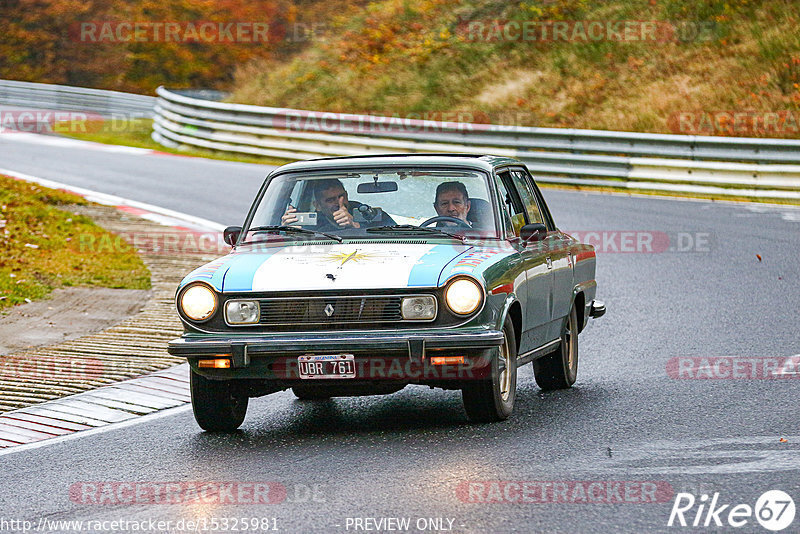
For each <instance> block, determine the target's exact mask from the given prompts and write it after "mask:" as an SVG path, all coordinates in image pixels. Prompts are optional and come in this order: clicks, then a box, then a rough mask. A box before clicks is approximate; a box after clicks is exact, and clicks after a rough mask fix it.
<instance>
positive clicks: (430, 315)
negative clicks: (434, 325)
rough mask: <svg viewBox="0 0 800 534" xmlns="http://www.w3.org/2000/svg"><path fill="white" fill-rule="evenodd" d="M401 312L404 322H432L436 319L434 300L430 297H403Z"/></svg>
mask: <svg viewBox="0 0 800 534" xmlns="http://www.w3.org/2000/svg"><path fill="white" fill-rule="evenodd" d="M401 311H402V313H403V319H405V320H406V321H432V320H433V319H435V318H436V298H435V297H433V296H432V295H423V296H418V297H405V298H403V303H402V305H401Z"/></svg>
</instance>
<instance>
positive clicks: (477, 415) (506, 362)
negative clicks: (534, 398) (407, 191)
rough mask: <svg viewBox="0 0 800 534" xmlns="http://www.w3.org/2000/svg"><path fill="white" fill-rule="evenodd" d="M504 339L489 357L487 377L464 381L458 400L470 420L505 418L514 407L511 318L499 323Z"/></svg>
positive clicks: (514, 346)
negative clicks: (489, 373) (496, 351)
mask: <svg viewBox="0 0 800 534" xmlns="http://www.w3.org/2000/svg"><path fill="white" fill-rule="evenodd" d="M503 333H504V334H505V339H504V340H503V344H502V345H501V346H500V349H499V354H498V355H497V357H495V358H492V373H491V378H490V379H488V380H480V381H478V382H474V383H471V384H465V385H464V386H463V387H462V388H461V400H462V401H463V402H464V410H465V411H466V412H467V418H469V420H470V421H472V422H473V423H489V422H494V421H503V420H505V419H508V417H509V416H510V415H511V412H513V411H514V399H515V398H516V394H517V344H516V341H515V337H514V326H513V325H512V324H511V321H506V323H505V324H504V325H503Z"/></svg>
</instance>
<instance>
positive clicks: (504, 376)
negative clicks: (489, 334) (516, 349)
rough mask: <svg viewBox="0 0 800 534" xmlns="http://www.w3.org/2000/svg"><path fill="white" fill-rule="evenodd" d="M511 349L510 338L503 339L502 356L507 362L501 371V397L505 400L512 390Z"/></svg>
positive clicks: (504, 361)
mask: <svg viewBox="0 0 800 534" xmlns="http://www.w3.org/2000/svg"><path fill="white" fill-rule="evenodd" d="M510 355H511V351H509V350H508V339H506V340H505V341H503V345H502V346H501V348H500V357H501V358H503V363H504V364H505V368H504V369H503V371H502V372H501V373H500V398H502V399H503V402H505V401H507V400H508V395H509V393H510V392H511V370H510V369H511V365H512V363H513V362H512V361H511V357H510Z"/></svg>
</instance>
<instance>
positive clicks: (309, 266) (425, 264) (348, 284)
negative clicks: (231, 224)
mask: <svg viewBox="0 0 800 534" xmlns="http://www.w3.org/2000/svg"><path fill="white" fill-rule="evenodd" d="M471 248H472V247H471V246H468V245H463V244H428V243H425V242H421V243H417V244H407V243H397V242H387V243H366V244H351V243H341V244H339V243H332V244H324V245H319V244H313V245H297V246H288V247H275V248H272V249H266V250H264V249H261V250H259V251H257V252H251V251H247V250H240V251H237V252H235V253H232V254H230V255H228V256H226V257H225V258H223V259H224V260H225V261H224V263H220V264H218V265H213V263H212V264H210V265H212V267H213V271H214V273H213V275H212V277H213V278H216V279H217V280H219V279H220V273H222V272H224V274H222V276H221V280H219V281H221V287H219V286H218V284H212V285H215V286H217V287H218V289H221V290H222V291H224V292H226V293H227V292H234V291H265V292H266V291H300V290H324V289H335V290H346V289H398V288H406V287H436V286H437V285H439V281H440V277H441V275H442V271H443V270H444V269H445V267H446V266H448V264H450V263H451V262H453V261H454V260H456V258H458V257H459V256H461V255H463V254H465V253H467V252H469V251H470V249H471ZM218 261H219V260H218ZM201 269H202V268H201ZM209 270H210V269H209V268H207V269H206V272H208V271H209ZM198 271H201V270H198Z"/></svg>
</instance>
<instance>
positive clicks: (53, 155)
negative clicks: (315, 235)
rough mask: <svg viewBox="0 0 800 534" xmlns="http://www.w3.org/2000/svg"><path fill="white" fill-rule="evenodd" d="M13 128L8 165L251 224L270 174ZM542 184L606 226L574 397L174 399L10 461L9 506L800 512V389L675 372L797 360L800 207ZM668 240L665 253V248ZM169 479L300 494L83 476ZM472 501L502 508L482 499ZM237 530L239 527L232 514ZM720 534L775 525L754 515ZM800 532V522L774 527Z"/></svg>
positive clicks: (352, 517) (296, 520)
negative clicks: (164, 489) (485, 405)
mask: <svg viewBox="0 0 800 534" xmlns="http://www.w3.org/2000/svg"><path fill="white" fill-rule="evenodd" d="M0 137H2V139H0V168H8V169H13V170H17V171H19V172H25V173H30V174H35V175H38V176H41V177H45V178H50V179H53V180H58V181H61V182H67V183H71V184H73V185H79V186H82V187H87V188H92V189H95V190H99V191H103V192H106V193H113V194H117V195H120V196H124V197H128V198H133V199H136V200H140V201H144V202H149V203H152V204H157V205H160V206H164V207H168V208H171V209H175V210H179V211H183V212H186V213H190V214H192V215H196V216H201V217H205V218H208V219H212V220H215V221H217V222H221V223H223V224H227V223H238V222H240V221H241V220H243V218H244V212H245V210H246V209H247V207H248V206H249V202H250V200H251V198H252V195H253V194H254V192H255V191H256V189H257V188H258V185H259V184H260V180H261V179H262V177H263V175H264V174H265V173H266V171H267V170H268V168H266V167H259V166H253V165H242V164H231V163H226V162H212V161H202V160H195V159H188V158H180V157H168V156H156V155H147V156H144V155H128V154H115V153H108V152H100V151H93V150H85V149H79V148H68V147H55V146H45V145H41V144H35V143H29V142H22V141H20V140H11V139H10V137H9V139H8V140H7V139H6V136H0ZM544 194H545V197H546V199H547V201H548V204H549V206H550V208H551V211H552V212H553V216H554V217H555V219H556V222H557V223H558V225H559V226H560V227H561V228H562V229H564V230H567V231H572V232H575V233H577V234H578V235H581V234H583V235H586V233H587V232H590V231H595V232H598V231H599V232H600V233H599V235H591V236H588V235H586V237H587V238H588V239H592V240H594V244H596V245H599V246H600V252H599V254H598V272H597V280H598V285H599V290H598V297H599V298H601V299H603V300H605V302H606V304H607V306H608V310H609V311H608V313H607V314H606V316H605V317H603V318H602V319H599V320H596V321H592V322H591V323H590V325H589V326H588V328H587V329H586V330H585V331H584V333H583V334H581V336H580V367H579V376H578V382H577V383H576V385H575V387H573V388H572V389H570V390H567V391H559V392H552V393H544V394H543V393H542V392H541V391H540V390H539V389H538V388H537V387H536V385H535V382H534V381H533V372H532V369H531V368H530V366H526V367H523V368H521V369H520V373H519V386H518V391H517V406H516V410H515V413H514V416H513V417H512V419H510V420H509V421H506V422H503V423H495V424H489V425H471V424H468V423H467V421H466V418H465V416H464V414H463V412H462V408H461V403H460V396H459V394H458V393H456V392H445V391H441V390H429V389H426V388H422V387H408V388H406V389H405V390H403V391H401V392H399V393H396V394H393V395H390V396H385V397H366V398H355V399H335V400H331V401H324V402H301V401H297V400H295V399H294V397H293V395H292V394H291V393H290V392H283V393H278V394H274V395H271V396H267V397H263V398H260V399H254V400H252V401H251V407H250V410H249V412H248V417H247V420H246V421H245V423H244V425H243V427H242V430H241V431H240V432H238V433H236V434H233V435H211V434H204V433H202V432H200V430H199V429H198V428H197V426H196V425H195V423H194V421H193V418H192V415H191V412H190V411H188V410H179V411H178V412H176V413H174V414H172V415H170V416H168V417H164V418H160V419H157V420H152V421H143V422H141V423H139V424H137V425H134V426H129V427H125V428H117V429H112V430H110V431H107V432H104V433H101V434H97V435H89V436H85V437H80V438H77V439H72V440H69V441H66V442H63V443H56V444H52V445H48V446H45V447H41V448H38V449H33V450H28V451H20V452H15V453H12V454H7V455H3V456H0V472H2V478H3V481H4V482H5V483H4V484H3V489H2V490H0V519H3V518H4V519H7V520H8V519H25V520H30V521H33V522H34V524H37V523H38V522H39V521H42V520H43V519H42V518H46V519H47V521H56V520H84V521H90V520H105V521H112V520H127V521H130V520H137V521H148V520H151V519H152V520H157V519H160V520H172V521H173V522H174V521H178V520H180V519H202V518H206V520H207V521H208V522H207V523H206V526H208V527H210V526H211V523H210V521H211V518H217V519H218V521H220V523H219V526H220V527H222V526H224V524H223V523H222V522H221V521H222V519H221V518H233V517H236V518H240V519H239V521H238V523H239V524H237V525H235V526H236V527H237V528H238V529H239V531H241V530H242V523H241V519H242V518H246V519H248V520H251V519H253V518H267V519H270V520H271V519H274V521H275V523H274V524H275V525H276V526H277V528H278V530H280V531H286V532H312V531H313V532H365V531H368V530H366V527H376V526H378V524H377V523H374V522H368V521H366V519H367V518H373V519H374V520H375V521H380V520H381V519H383V520H384V521H385V520H386V519H387V518H408V519H409V520H410V523H409V527H408V529H407V530H405V531H410V532H420V531H429V532H430V531H437V530H438V531H443V530H445V529H447V528H449V529H451V531H453V532H515V531H519V532H642V531H648V532H649V531H653V532H656V531H667V530H670V531H692V532H697V531H705V530H709V529H710V528H711V527H709V528H703V527H702V526H700V527H695V528H692V527H686V528H679V527H673V528H671V529H670V528H669V527H667V521H668V519H669V516H670V511H671V509H672V506H673V501H674V498H675V494H676V493H677V492H680V491H687V492H690V493H693V494H694V495H695V496H697V497H698V499H699V498H700V495H701V494H703V493H705V494H708V495H712V494H714V493H719V496H718V502H719V504H720V505H724V504H728V505H736V504H740V503H744V504H748V505H750V506H754V505H755V503H756V500H757V499H758V497H759V496H760V495H761V494H762V493H763V492H765V491H767V490H773V489H780V490H783V491H785V492H787V493H788V494H789V495H790V496H791V497H793V498H794V500H795V502H796V503H797V504H798V505H800V428H799V427H800V416H798V401H800V394H799V392H800V381H798V380H796V379H791V378H788V377H789V376H792V375H785V376H787V378H785V379H776V380H763V379H750V378H743V379H703V380H694V379H676V378H673V377H671V376H670V373H669V372H668V365H674V364H670V361H671V359H673V358H677V357H682V358H690V357H697V358H699V357H721V356H733V357H742V358H753V357H755V358H760V357H770V358H778V357H786V356H791V355H796V354H800V336H798V326H797V325H798V323H799V322H800V307H799V305H798V303H799V302H800V269H798V267H797V262H798V257H800V253H798V250H800V210H798V209H795V208H780V207H766V206H754V205H734V204H727V203H709V202H690V201H676V200H668V199H658V198H639V197H625V196H614V195H601V194H584V193H578V192H567V191H556V190H545V191H544ZM623 230H624V231H634V232H639V234H635V235H650V236H655V242H657V243H659V245H658V246H657V247H655V248H658V249H659V251H657V252H652V253H647V252H628V253H625V252H614V248H615V247H616V248H617V249H618V248H620V246H621V243H622V237H621V234H619V231H623ZM602 232H606V235H605V236H604V235H603V233H602ZM613 232H617V234H616V235H611V233H613ZM604 238H605V239H604ZM665 239H669V247H671V248H672V250H669V247H667V246H666V245H665V246H664V247H663V248H664V250H661V245H660V244H662V243H666V241H664V240H665ZM634 241H635V237H634ZM684 249H686V250H684ZM758 256H760V257H761V259H760V260H759V258H758ZM670 369H672V367H670ZM798 371H800V369H798ZM793 376H794V377H795V378H798V377H800V375H793ZM780 438H784V439H785V440H786V442H780V441H779V439H780ZM176 481H181V482H192V481H199V482H215V481H216V482H238V483H247V482H275V483H278V484H279V485H280V487H284V488H285V489H286V491H287V495H286V497H285V498H282V495H279V494H273V496H276V498H278V500H280V501H281V502H279V503H273V504H247V503H241V504H229V503H226V504H222V505H221V504H216V503H203V502H197V500H192V499H187V500H188V502H183V503H156V504H145V503H138V504H127V503H124V502H111V503H105V504H95V503H92V502H85V501H87V500H90V499H91V496H92V495H94V496H96V495H97V493H93V492H92V491H91V490H90V489H87V488H90V486H86V485H84V486H76V485H75V484H76V483H81V482H89V483H95V484H100V483H108V482H131V483H164V482H176ZM490 481H505V482H528V483H529V485H528V487H529V488H534V487H535V488H541V485H540V486H533V485H532V484H530V483H533V482H537V481H538V482H543V483H550V482H553V483H566V484H567V485H568V486H567V487H568V488H569V489H568V493H567V495H566V496H567V500H568V501H570V500H572V499H573V498H574V496H575V495H578V496H579V494H577V493H573V492H574V491H578V490H579V489H580V488H588V486H589V484H590V483H591V482H593V481H603V482H604V485H603V488H604V489H603V490H602V491H600V490H597V491H600V493H601V494H602V495H603V496H607V495H608V496H611V497H612V498H615V497H618V498H619V499H620V500H625V490H624V488H626V487H627V488H628V489H629V492H630V495H629V496H630V500H631V501H633V502H622V503H615V504H605V503H585V502H584V503H582V502H562V501H563V500H564V499H563V497H558V496H556V497H554V495H553V492H547V493H546V498H545V500H548V501H551V502H546V503H541V502H536V501H538V500H539V497H540V496H541V493H540V492H539V493H534V492H532V493H530V494H528V501H529V502H517V501H518V500H519V497H520V493H519V492H516V493H515V492H514V491H513V489H514V488H515V486H508V485H506V484H503V485H499V484H495V485H492V484H490V483H489V482H490ZM624 481H629V482H628V483H627V484H625V482H624ZM632 481H638V482H644V483H652V484H655V485H656V486H655V487H658V488H666V490H664V492H663V493H662V492H658V493H656V500H657V501H661V502H641V501H642V500H643V498H642V497H641V491H637V490H636V489H637V488H641V487H643V486H641V484H640V485H637V484H635V483H632ZM615 484H616V485H615ZM140 487H143V486H140ZM275 487H276V488H277V487H279V486H275ZM549 487H552V486H549ZM557 487H558V486H557ZM597 487H598V486H595V488H597ZM644 487H647V488H650V487H651V486H644ZM470 488H471V490H472V492H470V491H469V489H470ZM498 488H500V493H496V492H495V493H493V491H495V490H497V489H498ZM504 488H505V489H510V491H509V493H508V495H503V494H502V492H503V489H504ZM575 488H578V489H575ZM562 489H563V488H562ZM70 490H72V498H71V494H70ZM462 490H465V491H462ZM273 491H275V489H274V488H273ZM82 492H85V493H82ZM81 495H84V497H83V498H81ZM570 495H572V496H573V497H570ZM186 496H187V495H186V494H184V497H186ZM188 496H189V497H190V496H191V495H188ZM247 498H248V496H247V494H245V495H243V497H242V501H246V500H247ZM481 499H483V500H486V499H488V500H490V501H492V502H488V503H487V502H472V501H475V500H481ZM111 500H112V501H115V500H116V499H115V498H111ZM553 500H556V501H558V502H552V501H553ZM578 500H580V499H579V498H578ZM497 501H502V502H497ZM509 501H511V502H509ZM530 501H533V502H530ZM730 508H731V507H728V509H727V510H725V511H724V513H722V514H721V516H720V518H721V520H722V521H723V522H725V521H726V520H727V513H728V511H729V510H730ZM697 509H698V507H697V505H696V506H694V507H693V508H692V509H691V510H690V511H689V512H687V513H686V518H687V520H688V521H692V520H693V519H694V516H695V512H696V511H697ZM704 520H705V515H703V516H702V518H701V523H702V521H704ZM712 524H713V523H712ZM1 525H2V523H0V526H1ZM271 525H272V523H270V526H271ZM359 525H360V527H361V528H358V527H359ZM101 526H102V525H101ZM169 526H170V527H171V531H174V532H180V530H177V528H176V525H175V523H173V524H172V525H169ZM177 526H180V525H177ZM261 526H263V525H261ZM380 526H382V527H387V526H397V524H395V523H391V524H389V523H385V522H384V523H382V524H380ZM104 527H105V529H106V530H105V531H108V529H110V528H112V527H111V525H110V524H108V523H107V524H106V525H105V526H104ZM201 527H202V524H201ZM227 527H228V529H227V531H228V532H231V531H233V527H234V523H233V521H232V520H230V519H229V521H228V523H227ZM418 527H424V528H419V529H418ZM84 528H91V524H88V523H85V524H84ZM62 529H63V530H67V528H66V526H64V525H62ZM128 530H130V528H129V529H128ZM722 530H723V531H737V532H768V531H767V530H764V529H763V528H762V527H761V526H760V525H759V524H758V523H757V521H756V520H755V519H754V518H753V517H750V518H748V522H747V523H746V524H745V526H744V527H741V528H738V529H734V528H732V527H730V526H726V527H724V528H723V529H722ZM218 531H222V530H221V529H220V530H218ZM370 531H373V532H375V531H378V530H377V529H374V530H370ZM382 531H387V529H386V528H384V529H382ZM400 531H404V530H402V529H401V530H400ZM798 531H800V514H798V518H796V519H795V520H794V522H793V524H791V525H790V526H789V527H788V528H787V529H786V530H784V531H783V532H798Z"/></svg>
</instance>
